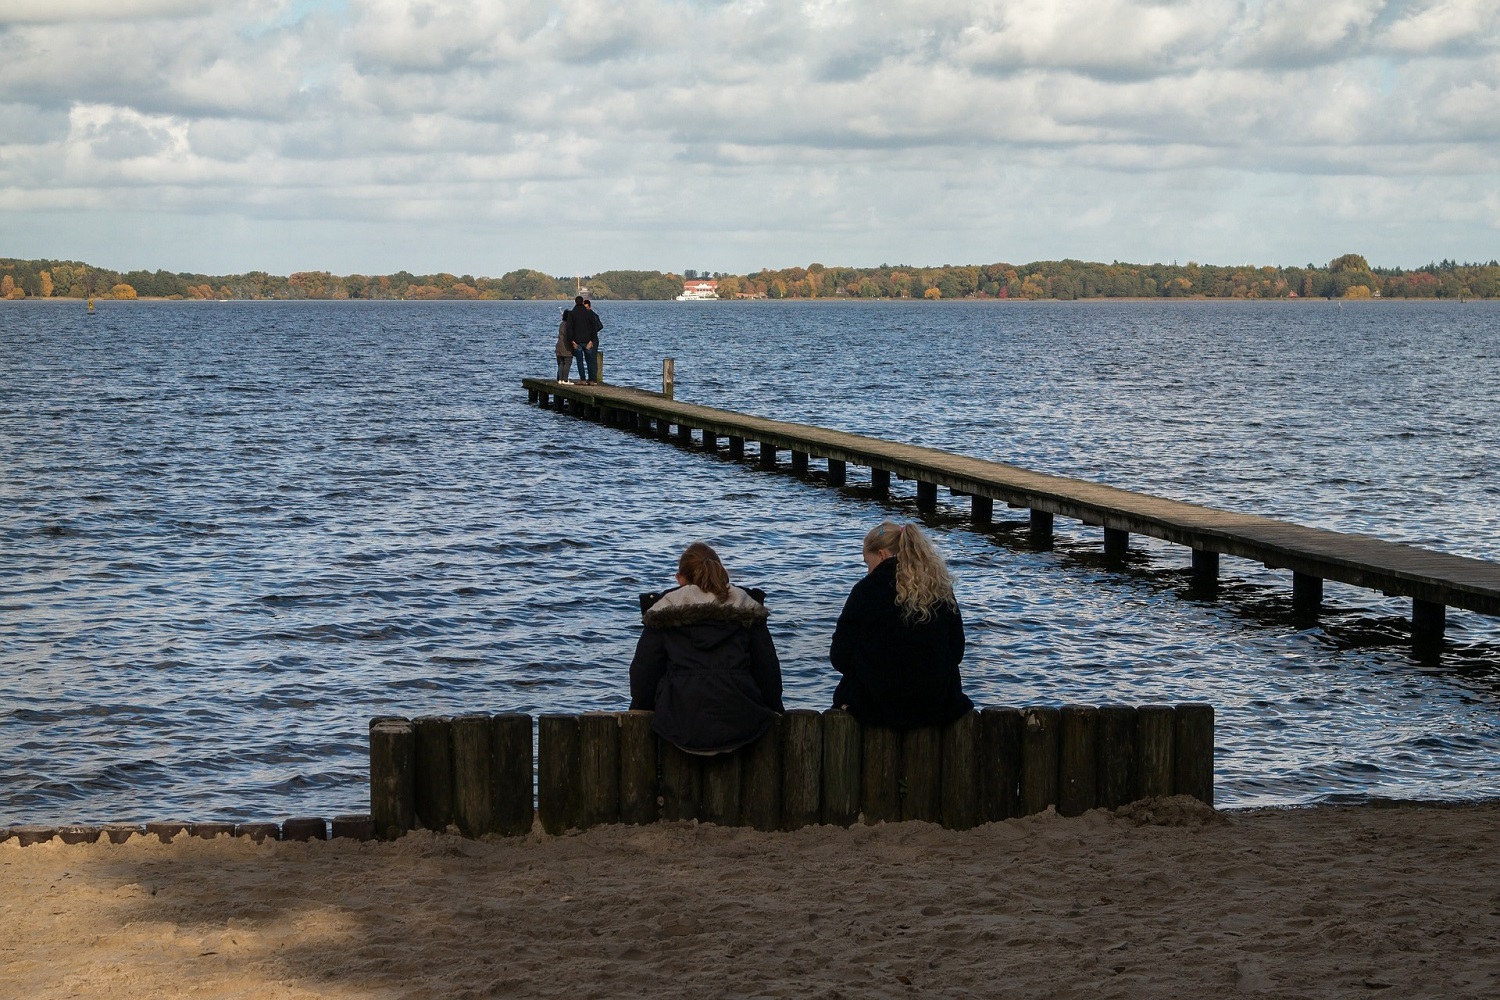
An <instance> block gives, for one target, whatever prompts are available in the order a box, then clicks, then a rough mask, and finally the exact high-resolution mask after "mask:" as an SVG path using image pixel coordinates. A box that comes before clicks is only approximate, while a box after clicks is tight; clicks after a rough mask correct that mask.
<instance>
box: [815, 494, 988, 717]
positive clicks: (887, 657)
mask: <svg viewBox="0 0 1500 1000" xmlns="http://www.w3.org/2000/svg"><path fill="white" fill-rule="evenodd" d="M906 532H910V533H911V534H905V533H906ZM865 552H866V561H867V563H873V564H874V565H873V566H871V568H870V571H869V573H868V574H866V576H865V577H864V578H863V579H861V580H860V581H859V582H858V583H856V584H855V585H854V588H853V589H852V590H851V591H850V592H849V598H848V600H847V601H845V602H844V610H843V612H842V613H841V614H840V615H839V620H838V624H837V625H836V626H835V627H834V630H833V642H832V644H831V646H830V648H829V654H828V655H829V659H830V661H832V663H833V666H834V669H836V670H837V671H838V672H839V673H840V674H842V675H843V677H842V679H841V680H840V681H839V684H838V687H837V689H835V691H834V693H833V704H834V706H835V707H836V708H845V709H847V710H848V711H849V712H850V713H851V714H852V715H853V716H854V717H855V718H856V719H858V720H859V721H860V722H861V723H863V724H866V725H874V726H888V727H890V728H892V729H915V728H918V727H920V726H945V725H947V724H948V723H950V722H953V721H954V720H955V719H957V718H958V717H959V716H961V715H963V714H964V713H965V712H968V711H970V710H971V709H973V707H974V703H973V702H972V701H970V700H969V697H968V695H966V694H964V692H963V682H962V680H961V679H960V677H959V673H958V664H959V662H960V661H962V660H963V658H964V622H963V615H962V614H961V613H960V611H959V609H958V602H957V601H956V600H954V599H953V597H952V589H951V586H952V585H951V581H948V577H947V571H946V569H943V568H942V561H941V558H940V557H938V556H937V554H936V552H935V551H934V550H933V549H932V547H931V545H930V544H929V543H927V541H926V539H925V538H922V537H921V535H920V533H919V532H918V531H917V529H916V527H915V526H914V525H906V526H905V527H904V528H898V527H897V526H896V525H894V524H891V523H890V522H886V523H885V524H882V525H880V527H878V528H876V529H875V530H874V531H872V532H871V533H870V535H869V536H867V538H866V546H865ZM891 553H900V556H898V555H895V554H891ZM900 558H906V559H909V560H912V561H914V562H915V561H918V560H922V561H925V562H926V563H927V565H926V566H925V567H924V568H925V569H927V570H928V571H929V574H931V577H930V578H931V579H934V580H935V581H940V582H938V583H937V584H936V585H937V587H938V588H939V589H942V587H943V585H944V584H946V588H947V596H946V598H938V599H933V600H929V601H928V602H926V604H925V608H926V617H925V619H924V618H923V617H922V616H921V614H920V613H919V611H916V610H914V609H912V608H903V607H902V604H901V603H900V600H899V599H898V595H897V571H898V568H899V561H898V560H899V559H900Z"/></svg>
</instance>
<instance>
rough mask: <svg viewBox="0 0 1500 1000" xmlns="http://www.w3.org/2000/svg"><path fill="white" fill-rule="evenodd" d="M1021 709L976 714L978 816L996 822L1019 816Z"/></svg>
mask: <svg viewBox="0 0 1500 1000" xmlns="http://www.w3.org/2000/svg"><path fill="white" fill-rule="evenodd" d="M1022 729H1023V724H1022V720H1021V712H1020V709H1015V708H986V709H984V710H983V711H981V712H980V713H979V818H980V819H981V820H983V821H984V822H986V823H995V822H998V821H1000V820H1004V819H1010V818H1011V817H1012V816H1019V815H1021V732H1022Z"/></svg>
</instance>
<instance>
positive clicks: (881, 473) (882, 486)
mask: <svg viewBox="0 0 1500 1000" xmlns="http://www.w3.org/2000/svg"><path fill="white" fill-rule="evenodd" d="M870 489H871V490H873V491H874V493H875V495H876V496H882V497H883V496H885V495H886V494H887V493H889V492H890V491H891V472H890V470H889V469H877V468H874V467H873V466H872V467H871V469H870Z"/></svg>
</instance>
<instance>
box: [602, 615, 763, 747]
mask: <svg viewBox="0 0 1500 1000" xmlns="http://www.w3.org/2000/svg"><path fill="white" fill-rule="evenodd" d="M643 603H644V602H643ZM767 617H768V615H767V612H766V609H765V606H764V605H763V604H761V602H760V601H759V600H758V599H757V598H756V597H753V596H751V595H750V594H749V593H748V592H746V591H744V590H741V589H740V588H738V587H730V588H729V600H728V601H727V602H724V601H719V600H717V599H716V598H715V597H714V596H713V595H712V594H709V593H707V592H705V591H703V590H700V589H698V588H697V587H694V586H692V585H688V586H686V587H677V588H675V589H673V590H669V591H667V592H666V593H665V594H662V595H660V597H659V598H658V599H657V600H656V601H654V602H653V603H652V604H651V606H650V607H649V608H648V609H647V610H646V611H645V613H644V614H643V615H642V621H643V623H644V624H645V628H644V629H643V630H642V631H641V638H640V641H639V642H638V643H637V644H636V647H635V658H634V659H633V660H631V662H630V707H631V708H632V709H650V710H653V711H654V712H655V713H656V715H655V718H654V719H653V720H652V726H651V727H652V728H653V729H654V730H655V731H656V734H657V735H658V736H660V737H661V738H662V739H664V740H667V741H668V742H670V743H674V744H676V745H677V746H679V747H681V748H682V749H684V750H689V751H692V752H695V753H722V752H726V751H730V750H737V749H739V748H740V747H742V746H746V745H747V744H750V743H753V742H754V741H755V740H756V739H758V738H759V737H760V735H761V734H762V733H764V732H765V731H766V730H767V729H769V728H770V726H771V723H772V721H773V720H774V719H775V717H776V713H778V712H780V711H782V707H781V663H780V661H779V660H777V658H776V647H775V645H774V644H773V643H772V642H771V633H770V630H768V629H767V628H766V618H767Z"/></svg>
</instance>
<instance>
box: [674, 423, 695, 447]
mask: <svg viewBox="0 0 1500 1000" xmlns="http://www.w3.org/2000/svg"><path fill="white" fill-rule="evenodd" d="M677 440H678V441H679V442H680V443H682V444H685V445H689V446H691V445H692V443H693V426H692V424H683V423H679V424H678V425H677Z"/></svg>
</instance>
